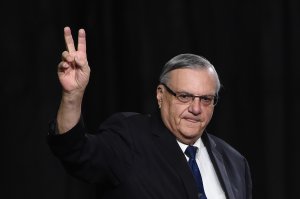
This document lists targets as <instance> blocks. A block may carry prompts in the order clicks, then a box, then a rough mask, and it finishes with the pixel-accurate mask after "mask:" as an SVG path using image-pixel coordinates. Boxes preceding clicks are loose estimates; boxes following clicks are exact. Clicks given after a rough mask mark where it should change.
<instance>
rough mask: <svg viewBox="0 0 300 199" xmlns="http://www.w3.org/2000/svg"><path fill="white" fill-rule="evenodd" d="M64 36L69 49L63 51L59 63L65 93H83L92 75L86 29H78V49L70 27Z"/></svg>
mask: <svg viewBox="0 0 300 199" xmlns="http://www.w3.org/2000/svg"><path fill="white" fill-rule="evenodd" d="M64 37H65V43H66V48H67V50H66V51H64V52H63V53H62V61H61V62H60V63H59V64H58V71H57V73H58V77H59V81H60V84H61V85H62V88H63V91H64V92H65V93H68V94H73V93H78V92H79V93H82V94H83V92H84V90H85V88H86V86H87V84H88V81H89V77H90V67H89V65H88V61H87V55H86V35H85V31H84V29H80V30H79V31H78V45H77V49H76V48H75V44H74V40H73V37H72V33H71V29H70V28H69V27H65V28H64Z"/></svg>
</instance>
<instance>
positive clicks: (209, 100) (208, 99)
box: [201, 95, 215, 105]
mask: <svg viewBox="0 0 300 199" xmlns="http://www.w3.org/2000/svg"><path fill="white" fill-rule="evenodd" d="M214 98H215V97H214V96H205V95H204V96H201V101H202V103H203V104H205V105H210V104H211V103H212V101H213V100H214Z"/></svg>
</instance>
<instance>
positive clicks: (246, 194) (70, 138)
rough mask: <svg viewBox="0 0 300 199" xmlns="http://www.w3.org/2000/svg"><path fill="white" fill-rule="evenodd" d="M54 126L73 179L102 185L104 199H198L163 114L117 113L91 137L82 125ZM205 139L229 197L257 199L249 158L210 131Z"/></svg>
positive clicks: (54, 140) (55, 147)
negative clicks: (62, 128)
mask: <svg viewBox="0 0 300 199" xmlns="http://www.w3.org/2000/svg"><path fill="white" fill-rule="evenodd" d="M54 125H55V124H52V125H51V126H52V128H50V129H52V130H51V132H50V134H49V137H48V138H49V139H48V141H49V145H50V148H51V149H52V151H53V152H54V154H55V155H56V156H57V157H58V158H59V159H60V160H61V162H62V163H63V165H64V167H65V168H66V170H67V171H68V172H69V173H70V174H71V175H73V176H75V177H77V178H80V179H82V180H84V181H88V182H91V183H98V184H99V189H101V193H102V197H101V198H105V199H106V198H107V199H117V198H122V199H150V198H151V199H185V198H186V199H188V198H189V199H196V198H197V187H196V184H195V181H194V178H193V176H192V173H191V171H190V169H189V166H188V164H187V161H186V158H185V156H184V154H183V153H182V150H181V149H180V147H179V145H178V143H177V141H176V138H175V136H174V135H173V134H172V133H171V132H170V131H169V130H168V129H167V128H166V127H165V126H164V124H163V123H162V121H161V119H160V117H159V116H149V115H141V114H135V113H119V114H115V115H113V116H112V117H111V118H109V119H108V120H107V121H105V122H104V123H103V124H102V125H101V126H100V128H99V131H98V132H97V133H94V134H87V133H86V129H85V128H84V126H83V124H82V122H80V123H78V124H77V125H76V126H75V127H74V128H73V129H71V130H70V132H68V133H66V134H63V135H54V134H53V132H52V131H53V130H54V128H53V126H54ZM202 139H203V142H204V144H205V146H206V148H207V150H208V153H209V155H210V158H211V160H212V162H213V165H214V168H215V170H216V172H217V175H218V177H219V181H220V183H221V185H222V187H223V190H224V192H225V194H226V196H227V198H229V199H250V198H252V193H251V189H252V184H251V177H250V171H249V167H248V163H247V161H246V159H245V158H244V157H243V156H241V155H240V154H239V153H238V152H237V151H236V150H235V149H233V148H232V147H231V146H229V145H228V144H227V143H225V142H224V141H222V140H221V139H219V138H217V137H215V136H213V135H210V134H208V133H206V132H205V133H204V134H203V135H202Z"/></svg>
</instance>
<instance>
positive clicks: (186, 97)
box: [177, 93, 193, 102]
mask: <svg viewBox="0 0 300 199" xmlns="http://www.w3.org/2000/svg"><path fill="white" fill-rule="evenodd" d="M177 98H178V100H179V101H181V102H190V101H191V100H192V99H193V96H192V95H191V94H187V93H180V94H178V95H177Z"/></svg>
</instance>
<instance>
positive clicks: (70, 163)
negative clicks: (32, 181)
mask: <svg viewBox="0 0 300 199" xmlns="http://www.w3.org/2000/svg"><path fill="white" fill-rule="evenodd" d="M55 126H56V124H55V122H51V123H50V131H49V135H48V144H49V147H50V149H51V150H52V152H53V154H54V155H55V156H56V157H57V158H58V159H59V160H60V161H61V163H62V165H63V166H64V168H65V169H66V171H67V172H68V173H69V174H71V175H72V176H74V177H76V178H79V179H81V180H83V181H86V182H90V183H96V182H97V183H105V184H109V183H110V184H112V185H116V184H118V177H117V176H116V174H115V172H114V171H115V170H116V167H117V166H118V165H120V164H121V165H122V166H123V167H126V166H127V167H128V166H130V162H131V155H130V154H131V153H130V151H131V147H132V146H131V145H132V141H131V136H130V134H129V133H127V128H126V123H125V122H124V116H123V115H121V114H117V115H114V116H112V117H111V118H109V119H108V120H107V121H105V122H104V123H103V124H102V125H101V126H100V128H99V130H98V131H97V132H96V133H93V134H91V133H88V132H87V129H86V128H85V127H84V124H83V122H82V120H81V121H80V122H79V123H78V124H76V126H74V127H73V128H72V129H71V130H70V131H69V132H67V133H65V134H62V135H57V134H55Z"/></svg>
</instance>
